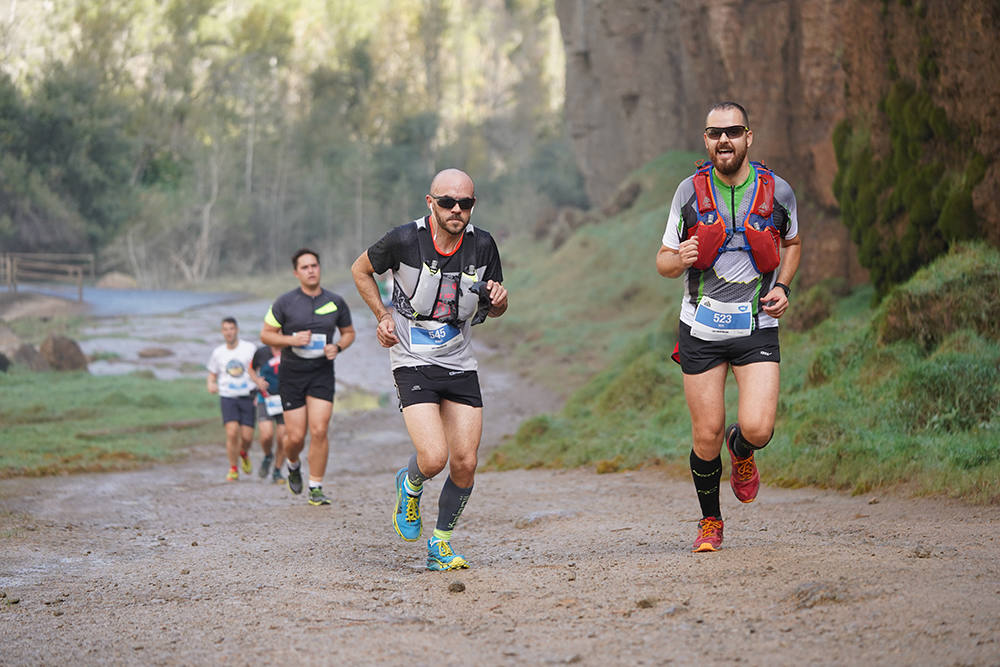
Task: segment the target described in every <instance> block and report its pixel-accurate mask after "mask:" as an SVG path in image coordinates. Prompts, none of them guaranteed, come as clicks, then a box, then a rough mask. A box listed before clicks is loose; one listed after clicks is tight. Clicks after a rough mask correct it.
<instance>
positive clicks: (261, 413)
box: [257, 400, 285, 424]
mask: <svg viewBox="0 0 1000 667" xmlns="http://www.w3.org/2000/svg"><path fill="white" fill-rule="evenodd" d="M260 422H274V423H275V424H284V423H285V417H284V416H283V415H274V416H271V415H269V414H267V405H266V404H265V403H264V402H263V401H261V400H258V401H257V423H258V424H259V423H260Z"/></svg>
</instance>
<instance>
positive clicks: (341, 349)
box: [334, 343, 344, 354]
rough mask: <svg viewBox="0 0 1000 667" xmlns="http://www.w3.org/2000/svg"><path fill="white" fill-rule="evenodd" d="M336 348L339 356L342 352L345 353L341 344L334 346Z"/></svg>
mask: <svg viewBox="0 0 1000 667" xmlns="http://www.w3.org/2000/svg"><path fill="white" fill-rule="evenodd" d="M334 347H335V348H337V354H340V353H341V352H343V351H344V348H342V347H340V343H337V344H336V345H334Z"/></svg>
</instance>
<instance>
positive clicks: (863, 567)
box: [0, 313, 1000, 665]
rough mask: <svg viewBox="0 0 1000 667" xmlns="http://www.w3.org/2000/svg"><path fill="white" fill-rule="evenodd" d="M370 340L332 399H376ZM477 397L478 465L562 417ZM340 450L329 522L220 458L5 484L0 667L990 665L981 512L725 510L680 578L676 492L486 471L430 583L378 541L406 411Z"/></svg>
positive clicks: (807, 500)
mask: <svg viewBox="0 0 1000 667" xmlns="http://www.w3.org/2000/svg"><path fill="white" fill-rule="evenodd" d="M214 317H215V313H212V318H214ZM210 319H211V318H210ZM369 319H370V318H369ZM366 321H367V320H364V319H362V318H360V317H359V322H358V324H357V326H358V328H359V330H360V331H359V333H360V336H359V340H360V341H361V342H359V344H358V346H357V349H354V350H352V351H353V352H354V353H355V355H356V358H355V361H356V362H357V365H358V368H357V369H355V370H353V371H348V365H347V364H346V361H347V358H348V355H347V354H345V357H344V362H345V363H344V364H343V366H341V365H340V364H339V362H338V378H339V379H341V380H342V381H344V382H347V383H348V385H349V386H354V385H362V384H366V383H367V384H368V385H369V386H368V389H370V390H374V389H377V388H378V386H379V383H383V385H382V386H383V387H384V382H385V381H386V379H385V378H383V379H378V378H377V374H373V372H372V370H371V369H372V367H373V366H372V364H377V363H378V362H377V357H378V355H379V354H380V351H379V350H378V349H377V348H374V347H372V348H370V349H368V350H367V351H363V349H362V348H363V346H364V345H365V343H364V342H363V341H365V340H369V343H370V339H371V331H370V323H368V324H365V322H366ZM245 330H246V328H245ZM204 356H207V350H206V351H205V355H204ZM366 356H367V359H368V361H364V359H365V358H366ZM491 366H496V360H493V362H491ZM379 372H381V371H379ZM356 373H357V374H359V375H356ZM385 373H388V370H387V365H386V370H385ZM483 385H484V393H485V397H486V403H487V408H486V410H487V411H486V419H487V435H486V439H485V443H484V449H485V450H488V449H489V448H491V447H492V446H494V445H495V444H496V443H497V442H498V441H499V439H500V438H501V437H502V436H503V435H504V434H505V433H510V432H512V431H513V430H514V429H515V428H516V426H517V423H518V422H519V421H520V420H521V419H523V418H524V417H525V416H527V415H530V414H534V413H535V412H537V411H539V410H544V409H550V408H551V407H552V403H553V400H554V399H553V398H552V397H550V396H546V395H545V394H544V393H542V392H539V391H537V390H535V389H533V388H531V387H525V386H523V385H522V384H521V383H520V382H518V381H517V380H516V378H515V377H514V376H512V375H510V374H509V373H507V372H505V371H504V370H503V369H500V368H490V369H486V370H484V371H483ZM390 386H391V384H390ZM331 448H332V455H331V467H330V469H329V470H328V472H327V482H326V487H325V490H326V491H327V493H328V495H330V496H331V497H332V499H333V504H332V505H331V506H329V507H323V508H316V507H310V506H309V505H307V504H306V502H305V500H304V498H303V497H297V496H293V495H292V494H290V493H289V492H288V490H287V489H286V488H284V487H281V486H276V485H272V484H270V483H268V482H265V481H263V480H260V479H258V477H257V475H256V474H254V475H252V476H250V477H249V478H247V477H244V478H243V479H241V481H240V482H239V483H237V484H227V483H225V482H224V481H223V476H224V474H225V469H226V468H225V455H224V450H223V447H222V445H221V443H218V444H212V445H197V446H193V447H192V448H191V452H190V456H189V457H187V458H186V459H185V460H184V461H183V462H181V463H178V464H173V465H160V466H156V467H153V468H149V469H145V470H138V471H132V472H123V473H110V474H87V475H74V476H66V477H56V478H45V479H10V480H0V596H3V597H2V598H0V663H3V664H9V665H22V664H70V663H72V664H97V663H101V664H108V663H110V664H143V665H146V664H205V663H228V664H261V663H277V664H286V663H298V664H308V665H324V664H333V663H338V662H341V661H350V662H352V663H361V664H387V663H391V662H403V661H405V662H406V663H407V664H410V665H441V664H446V665H467V664H510V665H522V664H563V663H579V664H587V665H604V664H664V663H670V662H674V663H678V664H695V663H697V664H700V665H708V664H722V663H727V664H728V663H733V662H740V661H745V662H748V663H758V664H769V665H792V664H836V665H842V664H867V663H876V662H878V663H881V664H892V665H913V664H927V665H952V664H954V665H997V664H1000V540H998V526H1000V508H997V507H970V506H966V505H962V504H959V503H955V502H952V501H947V500H940V499H936V500H926V499H917V500H913V499H903V498H896V497H883V496H879V497H871V496H865V497H851V496H846V495H842V494H837V493H831V492H826V491H818V490H814V489H778V488H773V487H768V486H767V485H766V484H765V486H763V487H762V490H761V494H760V497H759V498H758V500H757V501H756V502H754V503H753V504H750V505H741V504H740V503H738V502H737V501H736V500H735V499H734V498H733V497H732V496H731V495H730V494H729V492H728V490H725V495H724V498H723V513H724V515H725V518H726V541H725V545H724V548H723V549H722V550H721V551H719V552H717V553H708V554H692V553H690V551H689V549H690V545H691V541H692V540H693V538H694V533H695V525H696V520H697V519H698V518H699V517H698V514H697V503H696V500H695V498H694V492H693V489H692V485H691V482H690V480H689V479H686V478H677V477H671V476H670V475H669V474H668V473H667V472H665V471H662V470H655V469H648V470H641V471H634V472H626V473H618V474H610V475H597V474H595V473H593V472H592V471H589V470H567V471H548V470H531V471H513V472H488V473H481V474H479V475H478V476H477V480H476V491H475V493H474V495H473V496H472V500H471V502H470V503H469V506H468V507H467V509H466V512H465V514H464V515H463V518H462V522H461V524H460V525H459V528H458V530H457V531H456V533H455V538H454V541H453V544H454V546H455V547H456V549H457V550H458V551H459V552H460V553H462V554H464V555H465V556H466V558H467V559H468V560H469V561H470V563H471V565H472V567H471V569H468V570H464V571H459V572H451V573H432V572H428V571H427V570H425V569H424V567H423V562H424V558H425V547H424V545H423V544H422V543H420V542H418V543H413V544H410V543H405V542H403V541H402V540H400V539H399V538H398V537H397V536H396V534H395V533H394V532H393V530H392V527H391V525H390V511H391V505H392V501H393V485H392V479H393V472H394V471H395V470H396V469H397V468H398V467H399V466H400V465H403V463H405V461H406V459H407V458H408V456H409V453H410V450H411V447H410V444H409V441H408V439H407V438H406V436H405V432H404V430H403V426H402V420H401V418H400V416H399V413H398V411H397V410H395V409H393V408H382V409H377V410H372V411H368V412H358V413H340V414H338V415H336V416H335V419H334V423H333V425H332V427H331ZM259 458H260V457H259V450H256V445H255V452H254V463H255V464H256V463H257V462H258V461H259ZM760 459H761V465H762V470H763V475H764V481H765V482H766V481H767V468H766V452H765V453H764V454H763V455H761V457H760ZM441 481H442V479H441V478H439V479H435V480H433V481H431V482H429V483H428V484H429V487H428V493H426V494H425V497H424V503H423V510H424V514H425V530H428V531H429V530H430V528H431V524H432V522H433V515H434V514H435V509H436V501H435V499H436V496H437V491H438V489H440V483H441Z"/></svg>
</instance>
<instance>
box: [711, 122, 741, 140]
mask: <svg viewBox="0 0 1000 667" xmlns="http://www.w3.org/2000/svg"><path fill="white" fill-rule="evenodd" d="M749 131H750V128H749V127H746V126H745V125H730V126H729V127H706V128H705V136H706V137H708V138H709V139H711V140H712V141H715V140H717V139H721V138H722V135H723V134H724V135H726V136H727V137H729V138H730V139H739V138H741V137H742V136H743V135H744V134H746V133H747V132H749Z"/></svg>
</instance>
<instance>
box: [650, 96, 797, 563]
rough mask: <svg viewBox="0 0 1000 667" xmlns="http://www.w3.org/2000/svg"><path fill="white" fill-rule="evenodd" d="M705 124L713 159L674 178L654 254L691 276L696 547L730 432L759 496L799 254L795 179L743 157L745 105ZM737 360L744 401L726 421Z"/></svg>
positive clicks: (686, 353) (683, 359)
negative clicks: (782, 326) (783, 321)
mask: <svg viewBox="0 0 1000 667" xmlns="http://www.w3.org/2000/svg"><path fill="white" fill-rule="evenodd" d="M705 125H706V127H705V135H704V139H705V148H706V149H707V151H708V158H709V160H710V161H711V164H710V165H707V166H704V167H702V168H699V170H698V171H697V172H696V173H695V174H694V176H689V177H688V178H686V179H685V180H683V181H682V182H681V184H680V185H679V186H678V187H677V191H676V192H675V193H674V199H673V202H672V204H671V206H670V214H669V217H668V218H667V228H666V231H665V232H664V234H663V245H662V246H661V248H660V250H659V252H658V253H657V255H656V269H657V271H659V273H660V275H662V276H665V277H667V278H677V277H680V276H682V275H683V276H684V298H683V300H682V301H681V315H680V320H681V321H680V329H679V334H678V335H679V342H678V347H677V350H676V351H675V354H674V360H675V361H677V362H678V363H680V365H681V370H682V371H683V373H684V396H685V398H686V399H687V404H688V410H689V412H690V413H691V437H692V439H693V442H694V444H693V447H692V449H691V457H690V458H691V461H690V463H691V475H692V477H693V478H694V486H695V489H696V490H697V493H698V502H699V503H700V504H701V513H702V519H701V521H699V522H698V536H697V538H696V539H695V542H694V547H693V548H692V550H693V551H717V550H718V549H719V548H720V547H721V546H722V525H723V524H722V512H721V510H720V503H719V482H720V480H721V479H722V458H721V456H720V454H721V452H722V444H723V441H725V444H726V448H727V449H728V450H729V458H730V461H731V464H732V470H731V473H730V478H729V483H730V486H732V489H733V493H734V494H735V495H736V497H737V498H738V499H739V500H740V502H744V503H750V502H753V501H754V499H755V498H756V497H757V490H758V488H759V486H760V474H759V473H758V472H757V464H756V462H755V461H754V452H756V451H757V450H759V449H763V448H764V446H765V445H766V444H767V443H768V442H770V440H771V436H772V435H773V433H774V421H775V416H776V413H777V409H778V379H779V370H778V362H779V361H780V360H781V355H780V352H779V348H778V318H779V317H781V316H782V314H784V312H785V309H786V308H788V296H789V294H790V293H791V290H790V288H789V287H788V285H789V284H790V283H791V282H792V278H794V277H795V272H796V271H797V270H798V268H799V259H800V257H801V253H802V246H801V241H800V239H799V237H798V231H799V223H798V217H797V211H796V204H795V194H794V193H793V192H792V188H791V187H790V186H789V185H788V183H786V182H785V181H784V179H782V178H781V177H779V176H777V175H776V174H774V172H772V171H770V170H769V169H767V168H766V167H765V166H764V165H763V164H761V163H758V162H750V159H749V157H748V154H749V149H750V146H751V145H752V144H753V131H752V130H751V129H750V121H749V119H748V117H747V112H746V110H745V109H744V108H743V107H742V106H740V105H739V104H736V103H735V102H722V103H720V104H716V105H715V106H713V107H712V108H711V109H710V110H709V112H708V117H707V119H706V121H705ZM779 245H780V247H781V248H782V249H783V250H784V253H783V254H784V256H783V257H781V254H782V253H780V252H779ZM779 267H780V268H779ZM730 367H732V370H733V375H735V376H736V385H737V387H738V389H739V404H738V409H737V416H736V422H734V423H732V424H730V425H729V426H728V427H727V426H726V404H725V388H726V376H727V374H728V373H729V369H730Z"/></svg>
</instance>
